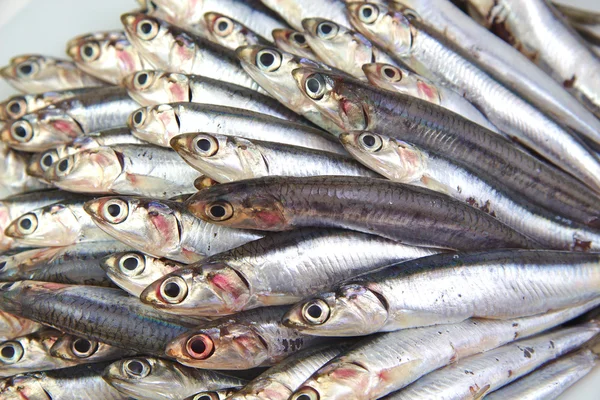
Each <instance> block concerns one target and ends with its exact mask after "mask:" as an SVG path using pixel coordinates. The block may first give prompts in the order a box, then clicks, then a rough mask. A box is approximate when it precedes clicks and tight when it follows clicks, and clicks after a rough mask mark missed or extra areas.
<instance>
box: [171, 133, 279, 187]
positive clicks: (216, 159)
mask: <svg viewBox="0 0 600 400" xmlns="http://www.w3.org/2000/svg"><path fill="white" fill-rule="evenodd" d="M170 144H171V147H172V148H173V149H175V151H177V153H179V155H180V156H181V157H182V158H183V159H184V160H185V161H186V162H187V163H188V164H190V165H191V166H192V167H194V168H195V169H197V170H198V171H200V172H202V173H203V174H205V175H207V176H209V177H211V178H212V179H214V180H216V181H217V182H233V181H238V180H242V179H250V178H257V177H260V176H266V175H268V166H267V164H266V161H265V159H264V157H263V156H262V153H261V152H260V149H259V148H258V146H256V145H255V144H254V143H252V141H251V140H248V139H244V138H239V137H234V136H225V135H218V134H209V133H187V134H183V135H177V136H175V137H174V138H173V139H171V142H170Z"/></svg>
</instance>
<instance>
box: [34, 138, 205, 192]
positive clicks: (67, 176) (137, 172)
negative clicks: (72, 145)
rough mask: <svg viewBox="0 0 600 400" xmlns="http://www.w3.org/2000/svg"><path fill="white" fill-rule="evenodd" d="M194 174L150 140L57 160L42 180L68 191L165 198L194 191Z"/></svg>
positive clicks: (184, 164)
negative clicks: (144, 142)
mask: <svg viewBox="0 0 600 400" xmlns="http://www.w3.org/2000/svg"><path fill="white" fill-rule="evenodd" d="M198 175H199V174H198V172H196V171H195V170H194V169H193V168H190V167H189V166H188V165H187V164H186V163H185V162H184V161H183V160H182V159H181V158H180V157H179V156H178V155H177V153H175V152H174V151H171V150H167V149H164V148H162V147H159V146H154V145H150V144H116V145H112V146H106V147H97V148H93V149H89V150H84V151H82V152H79V153H75V154H72V155H70V156H67V157H65V158H62V159H60V160H58V161H57V162H56V163H54V164H53V165H52V167H50V168H49V169H48V170H46V172H44V180H46V181H48V182H52V184H53V185H55V186H56V187H59V188H61V189H64V190H69V191H72V192H85V193H106V194H110V193H114V194H123V195H137V196H153V197H156V198H167V199H168V198H171V197H174V196H178V195H181V194H186V193H192V192H194V180H195V179H196V178H197V177H198Z"/></svg>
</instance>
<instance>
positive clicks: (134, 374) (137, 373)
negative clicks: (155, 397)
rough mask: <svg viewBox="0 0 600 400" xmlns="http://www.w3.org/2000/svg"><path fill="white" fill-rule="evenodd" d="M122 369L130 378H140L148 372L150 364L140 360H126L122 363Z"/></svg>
mask: <svg viewBox="0 0 600 400" xmlns="http://www.w3.org/2000/svg"><path fill="white" fill-rule="evenodd" d="M123 370H124V372H125V374H127V375H128V376H129V377H130V378H136V379H141V378H145V377H146V376H148V374H149V373H150V370H151V368H150V365H149V364H148V363H147V362H145V361H142V360H136V359H134V360H127V361H125V362H124V363H123Z"/></svg>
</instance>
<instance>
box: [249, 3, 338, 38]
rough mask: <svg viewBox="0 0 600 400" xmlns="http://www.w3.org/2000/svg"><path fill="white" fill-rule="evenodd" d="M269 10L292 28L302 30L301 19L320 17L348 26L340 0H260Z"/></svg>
mask: <svg viewBox="0 0 600 400" xmlns="http://www.w3.org/2000/svg"><path fill="white" fill-rule="evenodd" d="M261 2H262V3H263V4H264V5H266V6H267V7H269V8H270V9H271V10H273V11H275V12H276V13H277V14H279V15H280V16H281V17H282V18H283V19H285V20H286V21H287V23H288V24H290V25H291V26H292V27H293V28H294V29H296V30H299V31H302V30H303V29H302V20H304V19H305V18H311V17H322V18H327V19H329V20H331V21H334V22H335V23H337V24H340V25H342V26H346V27H350V21H349V20H348V17H347V16H346V10H345V9H344V2H343V1H340V0H287V1H280V0H261Z"/></svg>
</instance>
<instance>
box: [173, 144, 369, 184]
mask: <svg viewBox="0 0 600 400" xmlns="http://www.w3.org/2000/svg"><path fill="white" fill-rule="evenodd" d="M171 147H173V149H175V151H176V152H177V153H178V154H179V155H180V156H181V157H182V158H183V159H184V160H185V161H186V162H187V163H188V164H189V165H191V166H192V167H193V168H195V169H197V170H198V171H200V172H201V173H203V174H204V175H206V176H208V177H210V178H212V179H214V180H215V181H217V182H221V183H222V182H235V181H239V180H242V179H251V178H260V177H262V176H317V175H343V176H368V177H374V178H376V177H379V175H378V174H376V173H373V171H371V170H369V169H368V168H364V167H363V166H362V165H360V163H357V162H356V161H355V160H353V159H352V158H351V157H348V156H343V155H339V154H334V153H330V152H327V151H319V150H313V149H307V148H305V147H300V146H291V145H289V144H282V143H274V142H265V141H261V140H250V139H245V138H242V137H237V136H226V135H215V134H209V133H188V134H183V135H179V136H175V137H174V138H173V139H171Z"/></svg>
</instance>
